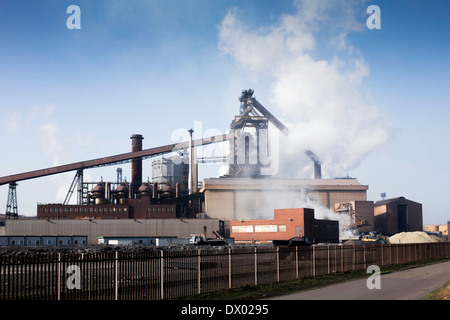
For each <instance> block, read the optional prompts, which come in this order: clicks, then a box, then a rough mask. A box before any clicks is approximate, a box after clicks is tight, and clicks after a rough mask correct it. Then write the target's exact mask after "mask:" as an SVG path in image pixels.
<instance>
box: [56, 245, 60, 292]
mask: <svg viewBox="0 0 450 320" xmlns="http://www.w3.org/2000/svg"><path fill="white" fill-rule="evenodd" d="M56 268H57V276H58V280H57V281H56V283H57V286H58V294H57V297H58V301H59V300H61V253H60V252H58V264H57V267H56Z"/></svg>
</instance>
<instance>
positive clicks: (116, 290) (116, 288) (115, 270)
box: [114, 251, 119, 300]
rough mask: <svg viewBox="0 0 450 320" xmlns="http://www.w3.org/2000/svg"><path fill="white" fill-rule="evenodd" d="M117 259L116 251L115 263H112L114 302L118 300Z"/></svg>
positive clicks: (117, 253)
mask: <svg viewBox="0 0 450 320" xmlns="http://www.w3.org/2000/svg"><path fill="white" fill-rule="evenodd" d="M118 259H119V251H116V253H115V259H114V260H115V261H114V300H118V299H119V283H118V278H119V277H118V272H119V268H118V262H119V261H118Z"/></svg>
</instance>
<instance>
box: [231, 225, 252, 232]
mask: <svg viewBox="0 0 450 320" xmlns="http://www.w3.org/2000/svg"><path fill="white" fill-rule="evenodd" d="M231 232H235V233H241V232H253V226H232V227H231Z"/></svg>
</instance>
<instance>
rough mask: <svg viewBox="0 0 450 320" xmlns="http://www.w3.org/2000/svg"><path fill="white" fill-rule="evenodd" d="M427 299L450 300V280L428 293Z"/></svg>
mask: <svg viewBox="0 0 450 320" xmlns="http://www.w3.org/2000/svg"><path fill="white" fill-rule="evenodd" d="M425 300H450V281H448V282H447V283H446V284H444V285H443V286H442V287H441V288H439V289H436V290H434V291H433V292H431V293H430V294H429V295H427V296H426V297H425Z"/></svg>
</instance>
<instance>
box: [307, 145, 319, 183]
mask: <svg viewBox="0 0 450 320" xmlns="http://www.w3.org/2000/svg"><path fill="white" fill-rule="evenodd" d="M305 153H306V154H307V155H308V156H309V158H310V159H311V160H312V161H313V162H314V179H322V166H321V164H320V161H319V157H318V156H317V155H316V154H315V153H314V152H312V151H310V150H306V151H305Z"/></svg>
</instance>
